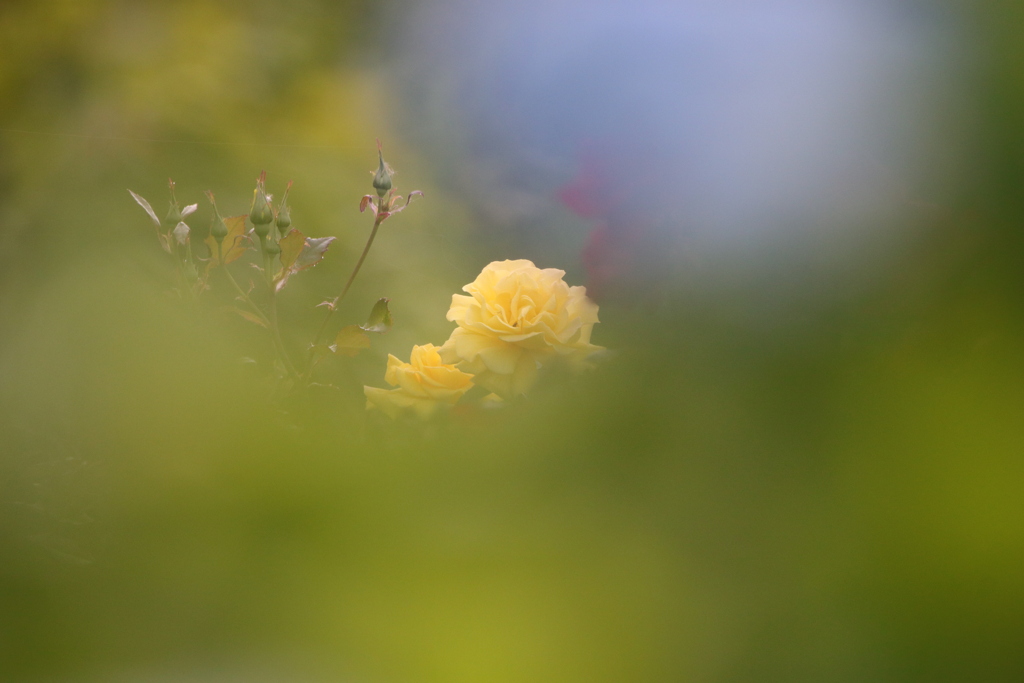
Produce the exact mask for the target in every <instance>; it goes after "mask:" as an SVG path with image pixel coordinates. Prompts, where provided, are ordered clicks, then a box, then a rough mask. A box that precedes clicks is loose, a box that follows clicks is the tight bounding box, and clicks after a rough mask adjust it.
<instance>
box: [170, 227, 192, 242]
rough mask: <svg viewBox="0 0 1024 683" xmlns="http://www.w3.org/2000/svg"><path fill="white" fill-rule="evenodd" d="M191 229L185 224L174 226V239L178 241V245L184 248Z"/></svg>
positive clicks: (172, 232)
mask: <svg viewBox="0 0 1024 683" xmlns="http://www.w3.org/2000/svg"><path fill="white" fill-rule="evenodd" d="M189 232H190V230H189V228H188V226H187V225H185V223H184V222H181V223H178V224H177V225H176V226H174V230H172V231H171V234H172V235H174V239H176V240H178V244H180V245H182V246H184V245H185V244H186V243H187V242H188V235H189Z"/></svg>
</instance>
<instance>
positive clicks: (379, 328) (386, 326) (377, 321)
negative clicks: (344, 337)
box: [359, 297, 394, 332]
mask: <svg viewBox="0 0 1024 683" xmlns="http://www.w3.org/2000/svg"><path fill="white" fill-rule="evenodd" d="M389 301H391V299H388V298H383V297H382V298H380V299H378V300H377V303H375V304H374V305H373V310H372V311H370V317H369V318H367V319H366V324H365V325H360V326H359V328H360V329H362V330H363V331H365V332H387V331H388V330H390V329H391V326H392V325H393V324H394V321H393V320H392V319H391V310H390V309H389V308H388V302H389Z"/></svg>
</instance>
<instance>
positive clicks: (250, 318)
mask: <svg viewBox="0 0 1024 683" xmlns="http://www.w3.org/2000/svg"><path fill="white" fill-rule="evenodd" d="M228 310H229V311H232V312H234V313H237V314H238V315H240V316H242V317H243V318H245V319H246V320H248V321H249V322H251V323H256V324H257V325H259V326H260V327H266V326H267V323H266V321H264V320H263V318H261V317H259V316H258V315H256V314H255V313H253V312H252V311H247V310H245V309H244V308H235V307H233V306H229V307H228Z"/></svg>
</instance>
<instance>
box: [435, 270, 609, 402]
mask: <svg viewBox="0 0 1024 683" xmlns="http://www.w3.org/2000/svg"><path fill="white" fill-rule="evenodd" d="M564 276H565V271H563V270H558V269H556V268H543V269H541V268H538V267H537V266H535V265H533V262H531V261H527V260H525V259H520V260H516V261H495V262H493V263H491V264H490V265H488V266H487V267H486V268H484V269H483V271H482V272H481V273H480V275H479V276H478V277H477V278H476V280H474V281H473V282H471V283H470V284H468V285H466V286H465V287H463V288H462V289H463V291H464V292H466V293H468V294H469V296H462V295H461V294H455V295H453V296H452V306H451V308H450V309H449V311H448V320H451V321H453V322H455V323H458V327H457V328H455V330H454V331H453V332H452V334H451V337H449V339H448V341H446V342H445V343H444V346H442V347H441V350H440V351H441V357H442V358H443V359H444V360H445V361H446V362H449V363H458V364H459V367H460V368H462V369H463V370H466V371H467V372H471V373H473V376H474V377H473V381H474V382H475V383H476V384H479V385H480V386H482V387H484V388H486V389H488V390H490V391H493V392H494V393H496V394H498V395H499V396H502V397H504V398H510V397H512V396H517V395H520V394H525V393H526V392H527V391H528V390H529V388H530V386H531V385H532V384H533V382H534V380H535V379H536V375H537V369H538V368H539V367H540V366H541V365H542V364H543V363H545V362H547V361H549V360H551V359H553V358H559V357H560V358H564V359H566V360H568V361H570V363H572V364H574V365H577V366H579V365H583V364H585V360H586V358H587V357H588V356H589V355H590V354H592V353H594V352H595V351H598V350H600V349H601V348H602V347H600V346H595V345H593V344H591V343H590V334H591V332H592V331H593V329H594V323H596V322H597V321H598V320H597V304H595V303H594V302H593V301H591V300H590V299H588V298H587V290H586V288H585V287H570V286H569V285H567V284H566V283H565V281H564V280H563V279H562V278H563V277H564Z"/></svg>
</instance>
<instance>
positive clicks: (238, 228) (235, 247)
mask: <svg viewBox="0 0 1024 683" xmlns="http://www.w3.org/2000/svg"><path fill="white" fill-rule="evenodd" d="M245 219H246V216H244V215H242V216H230V217H229V218H225V219H224V225H225V226H227V229H228V234H227V236H226V237H225V238H224V242H223V244H221V245H220V248H219V249H218V246H217V240H215V239H214V238H213V235H210V236H209V237H207V238H206V240H204V241H205V242H206V246H208V247H210V255H211V259H210V264H209V265H210V266H217V265H220V254H221V251H223V252H224V263H225V264H227V263H231V262H232V261H235V260H237V259H238V258H239V257H240V256H241V255H242V254H244V253H245V250H246V247H247V244H246V238H245Z"/></svg>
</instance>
